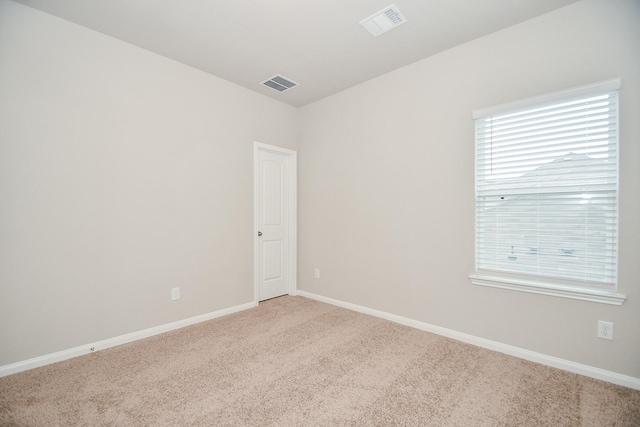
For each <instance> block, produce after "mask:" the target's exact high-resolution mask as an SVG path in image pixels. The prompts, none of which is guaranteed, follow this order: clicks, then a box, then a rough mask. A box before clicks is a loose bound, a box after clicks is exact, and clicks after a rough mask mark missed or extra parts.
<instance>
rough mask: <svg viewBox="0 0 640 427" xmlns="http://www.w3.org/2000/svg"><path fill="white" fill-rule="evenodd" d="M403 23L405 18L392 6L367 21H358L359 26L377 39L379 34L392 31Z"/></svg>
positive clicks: (405, 20)
mask: <svg viewBox="0 0 640 427" xmlns="http://www.w3.org/2000/svg"><path fill="white" fill-rule="evenodd" d="M405 22H407V18H405V17H404V15H403V14H402V13H401V12H400V10H398V8H397V7H396V6H395V5H393V4H392V5H391V6H387V7H385V8H384V9H382V10H381V11H380V12H378V13H375V14H373V15H371V16H370V17H368V18H367V19H363V20H362V21H360V25H362V26H363V27H364V28H366V29H367V31H369V32H370V33H371V34H373V35H374V36H375V37H378V36H379V35H380V34H382V33H385V32H387V31H389V30H392V29H394V28H396V27H397V26H399V25H402V24H404V23H405Z"/></svg>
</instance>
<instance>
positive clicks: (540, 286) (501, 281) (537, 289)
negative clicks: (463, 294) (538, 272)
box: [469, 274, 626, 305]
mask: <svg viewBox="0 0 640 427" xmlns="http://www.w3.org/2000/svg"><path fill="white" fill-rule="evenodd" d="M469 279H470V280H471V283H473V284H474V285H480V286H490V287H492V288H501V289H509V290H512V291H521V292H530V293H534V294H541V295H550V296H554V297H561V298H571V299H578V300H583V301H591V302H598V303H602V304H611V305H622V303H623V302H624V300H625V298H626V296H625V295H623V294H618V293H615V292H611V291H607V290H603V289H590V288H578V287H574V286H563V285H553V284H550V283H545V282H538V281H533V280H522V279H514V278H510V277H509V278H507V277H500V276H490V275H485V274H471V275H469Z"/></svg>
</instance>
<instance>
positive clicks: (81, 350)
mask: <svg viewBox="0 0 640 427" xmlns="http://www.w3.org/2000/svg"><path fill="white" fill-rule="evenodd" d="M256 305H257V304H256V303H255V302H250V303H246V304H241V305H236V306H234V307H229V308H224V309H222V310H217V311H213V312H211V313H206V314H201V315H199V316H194V317H190V318H188V319H183V320H178V321H176V322H171V323H167V324H165V325H160V326H155V327H153V328H148V329H143V330H141V331H137V332H132V333H130V334H125V335H120V336H118V337H113V338H109V339H106V340H102V341H97V342H94V343H91V344H86V345H81V346H78V347H74V348H70V349H67V350H62V351H57V352H55V353H51V354H45V355H44V356H39V357H34V358H33V359H28V360H24V361H21V362H16V363H12V364H9V365H4V366H0V377H5V376H7V375H11V374H16V373H18V372H22V371H26V370H29V369H33V368H37V367H40V366H45V365H49V364H51V363H55V362H61V361H63V360H67V359H71V358H72V357H78V356H83V355H85V354H89V353H92V352H94V351H98V350H104V349H106V348H109V347H115V346H117V345H121V344H126V343H129V342H132V341H137V340H141V339H144V338H148V337H151V336H153V335H158V334H162V333H164V332H169V331H173V330H174V329H180V328H184V327H185V326H189V325H193V324H196V323H200V322H204V321H207V320H211V319H215V318H216V317H221V316H226V315H227V314H231V313H236V312H238V311H243V310H247V309H249V308H253V307H255V306H256Z"/></svg>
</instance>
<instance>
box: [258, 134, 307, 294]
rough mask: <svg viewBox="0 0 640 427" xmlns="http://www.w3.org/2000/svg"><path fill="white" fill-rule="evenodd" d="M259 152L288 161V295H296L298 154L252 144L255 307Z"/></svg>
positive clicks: (270, 146)
mask: <svg viewBox="0 0 640 427" xmlns="http://www.w3.org/2000/svg"><path fill="white" fill-rule="evenodd" d="M260 151H270V152H273V153H277V154H284V155H286V156H287V159H288V166H289V168H288V169H289V176H288V177H287V179H288V180H289V185H290V187H289V188H290V191H289V194H290V197H289V203H288V206H287V209H288V212H289V233H288V234H289V260H288V261H289V271H288V273H289V295H296V293H297V276H296V274H297V262H298V248H297V245H296V242H297V241H298V238H297V230H298V225H297V223H298V221H297V219H298V217H297V211H298V209H297V206H298V202H297V200H298V199H297V194H298V192H297V176H298V172H297V163H298V154H297V153H296V152H295V151H293V150H289V149H287V148H281V147H276V146H273V145H268V144H263V143H261V142H254V143H253V300H254V302H255V305H256V306H257V305H258V302H259V301H258V299H259V296H258V285H259V282H260V280H259V277H258V244H259V240H258V231H259V230H258V167H259V165H258V153H259V152H260Z"/></svg>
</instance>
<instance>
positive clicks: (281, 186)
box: [254, 143, 296, 301]
mask: <svg viewBox="0 0 640 427" xmlns="http://www.w3.org/2000/svg"><path fill="white" fill-rule="evenodd" d="M254 151H255V152H254V155H255V158H256V164H255V175H256V183H255V193H256V194H255V198H256V200H255V205H256V206H255V209H256V212H255V220H256V221H255V222H256V224H255V225H256V230H255V232H256V236H255V237H256V240H255V242H256V248H255V253H256V263H255V269H256V271H255V276H256V293H257V301H263V300H265V299H269V298H274V297H278V296H281V295H285V294H289V293H293V289H294V288H295V287H294V284H295V160H296V156H295V152H293V151H291V150H284V149H281V148H277V147H272V146H268V145H265V144H258V143H256V146H255V150H254Z"/></svg>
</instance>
